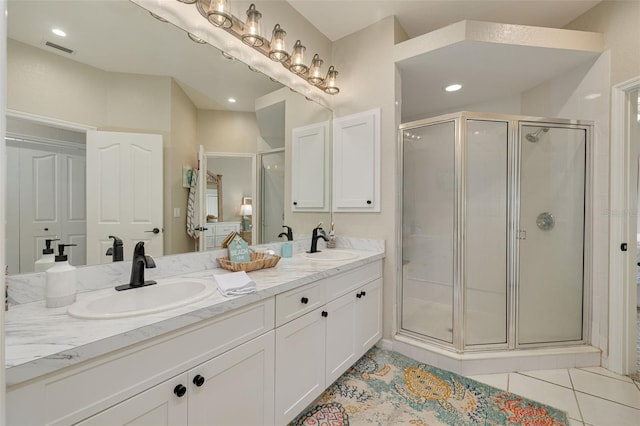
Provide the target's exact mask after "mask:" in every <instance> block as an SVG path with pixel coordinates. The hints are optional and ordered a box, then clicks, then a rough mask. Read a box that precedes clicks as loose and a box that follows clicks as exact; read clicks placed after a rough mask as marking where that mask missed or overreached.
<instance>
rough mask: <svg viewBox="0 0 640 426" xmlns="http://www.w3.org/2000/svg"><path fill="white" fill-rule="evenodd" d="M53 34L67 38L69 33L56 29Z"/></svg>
mask: <svg viewBox="0 0 640 426" xmlns="http://www.w3.org/2000/svg"><path fill="white" fill-rule="evenodd" d="M51 32H52V33H54V34H55V35H57V36H58V37H66V36H67V33H65V32H64V31H63V30H61V29H60V28H54V29H52V30H51Z"/></svg>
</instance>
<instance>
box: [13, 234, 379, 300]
mask: <svg viewBox="0 0 640 426" xmlns="http://www.w3.org/2000/svg"><path fill="white" fill-rule="evenodd" d="M290 242H291V243H293V253H294V254H297V253H304V252H305V251H307V250H309V246H310V244H311V239H301V240H294V241H290ZM282 244H283V243H271V244H264V245H260V246H253V247H252V248H253V249H255V250H258V251H261V250H273V251H275V252H276V254H278V255H279V254H280V251H281V246H282ZM319 244H320V245H319V247H320V248H322V249H324V242H322V243H319ZM336 244H337V247H339V248H345V249H346V248H353V249H360V250H384V241H383V240H370V239H363V238H348V237H339V238H337V239H336ZM329 250H330V249H329ZM151 255H153V253H151ZM227 255H228V253H227V250H226V249H220V250H214V251H206V252H195V253H184V254H175V255H169V256H161V257H158V258H156V259H155V263H156V267H155V268H152V269H146V270H145V276H146V277H147V278H148V279H151V280H154V279H161V278H166V277H172V276H175V275H180V274H186V273H191V272H197V271H204V270H209V269H216V268H218V262H217V261H216V258H218V257H225V256H227ZM76 274H77V290H78V292H79V293H80V292H85V291H92V290H100V289H103V288H108V287H115V286H116V285H118V284H122V283H127V282H129V278H130V275H131V261H124V262H113V263H105V264H102V265H92V266H82V267H78V269H77V271H76ZM7 283H8V285H9V305H10V306H11V305H19V304H23V303H31V302H36V301H39V300H42V299H44V289H45V273H44V272H38V273H33V274H22V275H10V276H8V277H7ZM9 309H11V307H9Z"/></svg>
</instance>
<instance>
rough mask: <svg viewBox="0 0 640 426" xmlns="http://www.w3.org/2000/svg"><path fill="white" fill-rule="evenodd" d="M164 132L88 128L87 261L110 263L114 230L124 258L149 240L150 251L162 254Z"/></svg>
mask: <svg viewBox="0 0 640 426" xmlns="http://www.w3.org/2000/svg"><path fill="white" fill-rule="evenodd" d="M162 149H163V146H162V136H161V135H151V134H135V133H121V132H99V131H89V132H87V169H88V170H90V171H91V172H90V173H88V174H87V191H86V194H87V263H88V264H97V263H108V262H110V261H111V257H110V256H106V255H105V253H106V251H107V249H108V248H109V247H110V246H111V244H112V240H110V239H109V235H115V236H117V237H119V238H120V239H122V241H123V242H124V245H125V247H124V258H125V260H127V259H131V254H132V250H133V247H134V246H135V244H136V243H137V242H138V241H144V242H145V251H146V253H147V254H151V255H154V256H162V254H163V228H162V227H163V194H162Z"/></svg>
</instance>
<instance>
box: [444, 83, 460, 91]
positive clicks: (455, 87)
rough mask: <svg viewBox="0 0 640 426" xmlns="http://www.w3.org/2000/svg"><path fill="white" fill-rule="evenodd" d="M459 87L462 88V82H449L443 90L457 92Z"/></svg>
mask: <svg viewBox="0 0 640 426" xmlns="http://www.w3.org/2000/svg"><path fill="white" fill-rule="evenodd" d="M460 89H462V84H458V83H456V84H450V85H448V86H447V87H445V88H444V90H445V91H447V92H457V91H458V90H460Z"/></svg>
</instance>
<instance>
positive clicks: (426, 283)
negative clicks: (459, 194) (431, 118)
mask: <svg viewBox="0 0 640 426" xmlns="http://www.w3.org/2000/svg"><path fill="white" fill-rule="evenodd" d="M403 140H404V142H403V175H404V176H403V182H404V184H403V201H402V203H403V219H402V228H403V229H402V234H403V235H402V260H403V262H402V263H403V266H402V268H403V271H402V280H403V282H402V328H403V329H404V330H407V331H410V332H413V333H418V334H421V335H424V336H428V337H431V338H434V339H438V340H441V341H444V342H448V343H453V300H454V298H453V284H454V241H455V233H454V220H455V219H454V218H455V198H456V197H455V194H456V191H455V167H454V165H455V146H456V141H455V123H454V121H448V122H442V123H436V124H431V125H426V126H423V127H419V128H413V129H409V130H404V134H403Z"/></svg>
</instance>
